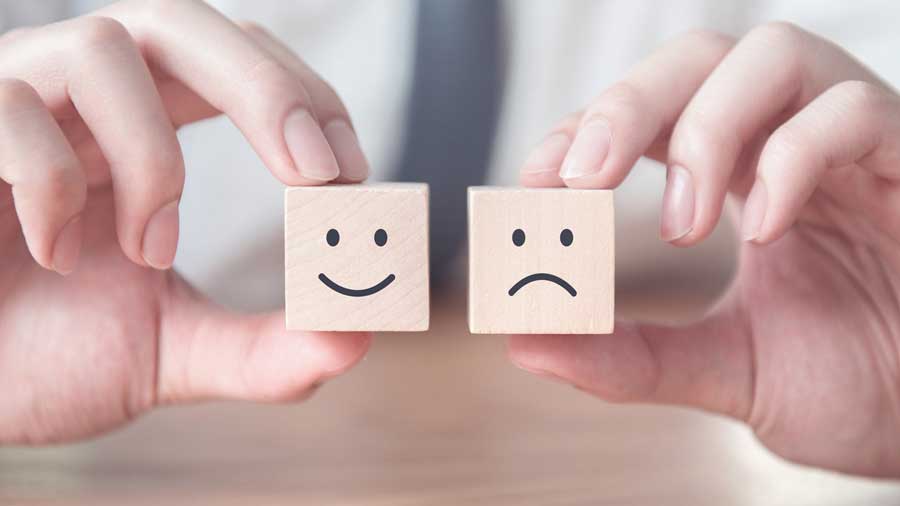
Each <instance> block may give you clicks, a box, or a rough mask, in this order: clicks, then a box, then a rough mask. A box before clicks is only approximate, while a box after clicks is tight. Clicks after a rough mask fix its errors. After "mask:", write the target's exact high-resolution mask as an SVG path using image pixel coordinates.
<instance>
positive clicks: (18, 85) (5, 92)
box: [0, 79, 41, 111]
mask: <svg viewBox="0 0 900 506" xmlns="http://www.w3.org/2000/svg"><path fill="white" fill-rule="evenodd" d="M40 102H41V98H40V96H39V95H38V93H37V91H36V90H35V89H34V88H32V87H31V85H30V84H28V83H26V82H25V81H22V80H21V79H0V110H5V111H8V110H10V109H19V108H22V107H23V106H26V107H28V106H34V105H37V104H39V103H40Z"/></svg>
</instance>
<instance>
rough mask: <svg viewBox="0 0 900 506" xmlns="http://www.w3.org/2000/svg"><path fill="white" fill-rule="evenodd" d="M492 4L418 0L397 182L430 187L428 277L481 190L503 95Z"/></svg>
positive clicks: (447, 254)
mask: <svg viewBox="0 0 900 506" xmlns="http://www.w3.org/2000/svg"><path fill="white" fill-rule="evenodd" d="M499 27H500V9H499V6H498V3H497V0H420V1H419V4H418V15H417V26H416V42H417V45H416V56H415V63H414V70H413V85H412V94H411V97H410V106H409V117H408V119H407V132H406V141H405V147H404V150H403V155H402V158H401V161H400V170H399V172H398V174H397V180H399V181H423V182H426V183H428V184H429V185H430V187H431V209H430V215H431V220H430V235H431V243H430V258H431V278H432V284H433V285H434V286H439V285H440V284H441V283H442V282H443V281H444V280H445V279H446V278H445V276H446V274H447V271H448V267H449V266H450V264H451V263H452V261H453V259H454V258H455V257H456V256H457V255H458V253H459V251H460V247H461V245H462V244H463V241H464V239H465V237H466V187H468V186H471V185H477V184H483V182H484V180H485V173H486V171H487V164H488V161H489V159H490V155H491V145H492V143H493V138H494V129H495V126H496V121H497V112H498V108H499V104H500V94H501V92H502V68H501V66H502V65H501V55H500V44H499V39H500V35H501V34H500V31H499Z"/></svg>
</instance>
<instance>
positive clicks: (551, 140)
mask: <svg viewBox="0 0 900 506" xmlns="http://www.w3.org/2000/svg"><path fill="white" fill-rule="evenodd" d="M571 145H572V140H571V139H569V136H568V135H566V134H564V133H556V134H553V135H551V136H550V137H547V138H546V139H544V142H541V143H540V144H538V145H537V147H536V148H534V149H533V150H532V151H531V154H529V155H528V158H526V159H525V164H524V165H522V171H521V172H522V174H540V173H542V172H559V169H560V166H561V165H562V160H563V159H564V158H565V157H566V153H568V151H569V146H571Z"/></svg>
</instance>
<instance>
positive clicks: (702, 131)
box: [670, 113, 740, 159]
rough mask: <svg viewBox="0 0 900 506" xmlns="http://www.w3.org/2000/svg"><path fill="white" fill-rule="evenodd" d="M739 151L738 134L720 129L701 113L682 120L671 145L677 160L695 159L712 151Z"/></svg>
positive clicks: (676, 128)
mask: <svg viewBox="0 0 900 506" xmlns="http://www.w3.org/2000/svg"><path fill="white" fill-rule="evenodd" d="M739 149H740V141H739V139H738V138H737V136H736V134H733V133H729V132H728V131H726V130H725V129H723V128H720V127H718V125H717V124H716V123H715V122H714V121H713V120H711V119H710V118H707V117H705V116H704V115H702V114H699V113H694V114H691V115H690V116H688V117H684V118H682V120H681V121H680V122H679V123H678V125H677V126H676V127H675V131H674V133H673V135H672V140H671V143H670V151H671V152H672V154H673V155H674V157H675V158H676V159H684V158H694V157H698V156H702V154H703V153H709V152H710V151H712V150H715V151H717V152H737V150H739Z"/></svg>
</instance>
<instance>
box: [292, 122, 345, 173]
mask: <svg viewBox="0 0 900 506" xmlns="http://www.w3.org/2000/svg"><path fill="white" fill-rule="evenodd" d="M284 140H285V142H286V143H287V147H288V151H289V152H290V154H291V158H292V159H293V160H294V166H295V167H296V168H297V170H298V171H299V172H300V174H301V175H302V176H303V177H305V178H309V179H315V180H317V181H331V180H332V179H334V178H336V177H337V176H338V173H339V170H338V164H337V160H335V158H334V153H332V151H331V147H330V146H329V145H328V140H327V139H325V135H324V134H323V133H322V130H321V129H320V128H319V123H318V122H317V121H316V119H315V118H313V117H312V115H311V114H310V113H309V111H307V110H306V109H297V110H295V111H293V112H291V113H290V114H288V116H287V118H286V119H285V120H284Z"/></svg>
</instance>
